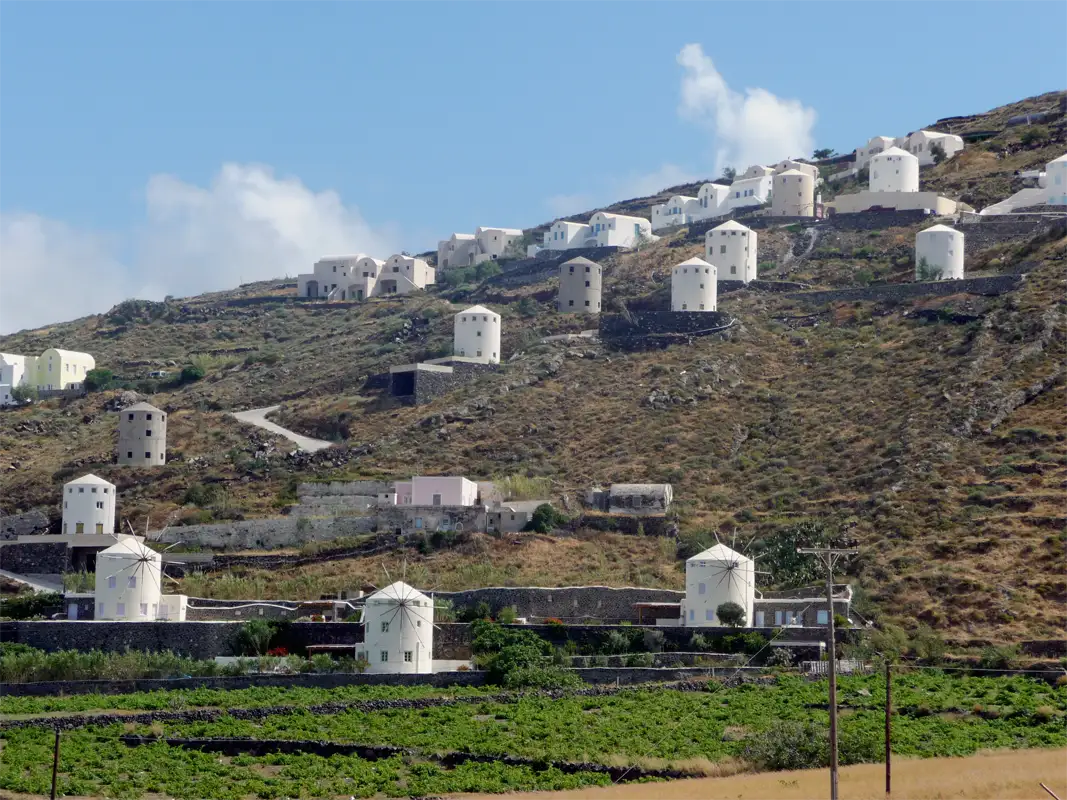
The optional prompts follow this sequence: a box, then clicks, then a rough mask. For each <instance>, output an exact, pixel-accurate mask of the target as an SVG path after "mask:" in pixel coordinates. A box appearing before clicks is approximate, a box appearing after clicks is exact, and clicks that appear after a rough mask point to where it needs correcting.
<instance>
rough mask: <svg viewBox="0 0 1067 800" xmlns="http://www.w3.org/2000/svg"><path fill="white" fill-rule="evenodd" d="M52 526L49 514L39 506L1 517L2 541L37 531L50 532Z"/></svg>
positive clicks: (0, 531) (0, 535) (0, 530)
mask: <svg viewBox="0 0 1067 800" xmlns="http://www.w3.org/2000/svg"><path fill="white" fill-rule="evenodd" d="M50 526H51V523H50V522H49V519H48V515H47V514H46V513H44V511H42V510H41V509H39V508H35V509H33V510H32V511H26V512H24V513H22V514H11V515H10V516H7V517H0V541H4V540H8V539H16V538H18V537H19V536H30V535H32V534H35V533H48V532H49V528H50Z"/></svg>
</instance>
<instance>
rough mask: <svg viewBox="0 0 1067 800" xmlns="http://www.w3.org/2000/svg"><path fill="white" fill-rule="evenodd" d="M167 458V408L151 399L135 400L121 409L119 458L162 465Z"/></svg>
mask: <svg viewBox="0 0 1067 800" xmlns="http://www.w3.org/2000/svg"><path fill="white" fill-rule="evenodd" d="M166 461H167V412H165V411H162V410H160V409H158V408H156V407H155V406H153V405H150V404H149V403H134V404H133V405H132V406H130V407H129V408H124V409H123V410H122V411H120V412H119V451H118V462H119V463H120V464H127V465H130V466H135V467H161V466H163V464H165V463H166Z"/></svg>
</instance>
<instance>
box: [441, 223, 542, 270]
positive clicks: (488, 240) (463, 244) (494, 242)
mask: <svg viewBox="0 0 1067 800" xmlns="http://www.w3.org/2000/svg"><path fill="white" fill-rule="evenodd" d="M521 238H522V231H521V230H520V229H518V228H489V227H479V228H478V229H477V230H476V231H475V232H474V233H473V234H470V233H453V234H452V235H451V236H450V237H449V238H447V239H444V240H442V241H440V242H438V243H437V268H438V269H450V268H452V267H473V266H476V265H478V264H481V263H482V262H483V261H496V260H497V259H499V258H501V257H503V256H504V254H505V253H506V252H507V250H508V248H509V247H511V246H512V245H513V244H514V243H515V242H517V241H518V240H519V239H521Z"/></svg>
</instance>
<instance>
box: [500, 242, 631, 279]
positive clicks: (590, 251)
mask: <svg viewBox="0 0 1067 800" xmlns="http://www.w3.org/2000/svg"><path fill="white" fill-rule="evenodd" d="M622 249H623V248H621V247H578V248H575V249H573V250H560V251H556V250H552V251H545V250H543V251H541V252H540V253H538V254H537V256H536V257H534V258H523V259H519V260H517V261H511V262H509V263H508V264H506V265H503V266H504V271H503V272H501V273H500V274H499V275H494V276H493V277H491V278H489V279H488V280H486V281H485V283H484V285H485V286H526V285H529V284H531V283H540V282H542V281H547V280H549V279H551V278H558V277H559V267H560V265H561V264H565V263H566V262H568V261H570V260H571V259H573V258H588V259H589V260H590V261H596V262H598V263H600V262H603V261H605V260H606V259H607V258H609V257H610V256H613V255H615V253H617V252H619V251H620V250H622Z"/></svg>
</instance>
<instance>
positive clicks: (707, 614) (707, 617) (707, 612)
mask: <svg viewBox="0 0 1067 800" xmlns="http://www.w3.org/2000/svg"><path fill="white" fill-rule="evenodd" d="M704 621H705V622H714V621H715V612H714V611H712V610H711V609H710V608H705V609H704Z"/></svg>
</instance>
